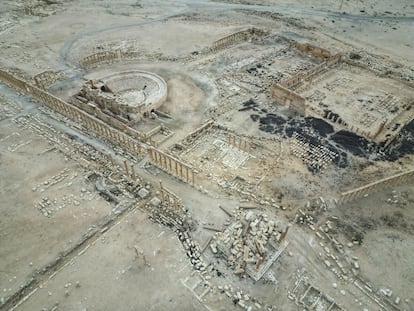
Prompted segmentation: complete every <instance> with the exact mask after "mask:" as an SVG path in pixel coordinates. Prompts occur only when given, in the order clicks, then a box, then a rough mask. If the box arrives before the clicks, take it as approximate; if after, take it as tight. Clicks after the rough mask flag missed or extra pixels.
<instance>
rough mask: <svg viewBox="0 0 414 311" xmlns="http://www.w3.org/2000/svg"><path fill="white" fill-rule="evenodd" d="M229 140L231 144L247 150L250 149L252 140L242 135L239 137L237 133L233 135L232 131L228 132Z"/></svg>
mask: <svg viewBox="0 0 414 311" xmlns="http://www.w3.org/2000/svg"><path fill="white" fill-rule="evenodd" d="M227 142H228V144H229V145H232V146H234V147H236V148H239V149H240V150H243V151H245V152H249V151H250V142H248V141H247V140H246V139H243V138H241V137H237V136H236V135H233V134H231V133H228V135H227Z"/></svg>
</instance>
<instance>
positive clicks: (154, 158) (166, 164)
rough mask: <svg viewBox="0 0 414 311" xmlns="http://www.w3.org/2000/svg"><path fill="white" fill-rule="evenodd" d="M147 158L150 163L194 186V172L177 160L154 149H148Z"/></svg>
mask: <svg viewBox="0 0 414 311" xmlns="http://www.w3.org/2000/svg"><path fill="white" fill-rule="evenodd" d="M148 156H149V158H150V160H151V162H152V163H154V164H155V165H157V166H158V167H159V168H161V169H163V170H164V171H167V172H169V173H171V174H173V175H175V176H176V177H178V178H180V179H182V180H184V181H185V182H187V183H189V184H192V185H194V176H195V174H194V170H193V169H192V168H191V167H189V166H188V165H186V164H184V163H183V162H181V161H180V160H178V159H175V158H173V157H172V156H170V155H168V154H166V153H164V152H162V151H160V150H156V149H154V148H148Z"/></svg>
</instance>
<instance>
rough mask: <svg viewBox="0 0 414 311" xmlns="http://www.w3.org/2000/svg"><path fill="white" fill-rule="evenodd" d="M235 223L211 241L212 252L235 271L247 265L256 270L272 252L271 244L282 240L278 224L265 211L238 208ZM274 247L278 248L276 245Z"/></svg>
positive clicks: (244, 268)
mask: <svg viewBox="0 0 414 311" xmlns="http://www.w3.org/2000/svg"><path fill="white" fill-rule="evenodd" d="M234 217H235V219H234V222H233V223H231V224H230V225H229V226H228V227H227V228H226V229H225V230H224V232H219V233H217V234H216V235H215V237H214V242H212V243H211V244H210V249H211V251H212V252H213V253H214V254H216V255H217V256H221V257H224V258H225V259H226V261H227V265H228V266H229V267H231V268H232V269H233V270H234V272H235V274H240V275H244V273H245V272H246V268H250V270H254V271H256V270H257V269H258V268H259V267H260V265H261V264H262V263H264V262H265V260H266V257H268V255H270V253H271V250H270V249H271V248H270V246H271V245H272V244H273V245H275V243H276V242H278V241H279V240H280V239H281V236H282V234H281V233H280V232H279V231H278V230H277V224H276V223H275V222H274V221H273V220H269V218H268V216H267V215H265V214H263V213H255V212H253V211H249V212H247V213H246V212H245V211H243V210H236V213H235V216H234ZM273 248H274V247H273Z"/></svg>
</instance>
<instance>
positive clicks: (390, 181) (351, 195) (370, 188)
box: [337, 170, 414, 204]
mask: <svg viewBox="0 0 414 311" xmlns="http://www.w3.org/2000/svg"><path fill="white" fill-rule="evenodd" d="M413 177H414V170H410V171H408V172H404V173H400V174H397V175H394V176H391V177H387V178H384V179H381V180H378V181H375V182H373V183H370V184H368V185H365V186H362V187H359V188H356V189H353V190H349V191H347V192H343V193H341V195H340V196H339V198H338V200H337V202H338V204H343V203H346V202H349V201H351V200H354V199H357V198H360V197H362V196H364V195H366V194H369V193H371V192H375V191H378V190H380V189H382V188H384V187H385V186H390V185H395V184H397V183H400V182H403V181H406V180H408V179H410V178H413Z"/></svg>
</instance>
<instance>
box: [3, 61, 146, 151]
mask: <svg viewBox="0 0 414 311" xmlns="http://www.w3.org/2000/svg"><path fill="white" fill-rule="evenodd" d="M0 80H2V81H4V82H5V83H7V84H8V85H10V86H12V87H14V88H16V89H17V90H18V91H21V92H24V93H26V94H28V95H30V96H32V97H33V98H34V99H36V100H37V101H39V102H40V103H42V104H44V105H46V106H47V107H49V108H50V109H53V110H55V111H57V112H59V113H61V114H63V115H64V116H67V117H69V118H70V119H72V120H74V121H76V122H79V123H81V124H82V125H83V126H84V127H85V128H86V129H87V130H90V131H92V132H95V133H97V134H98V135H100V136H101V137H104V138H106V139H108V140H109V141H111V142H113V143H115V144H118V145H120V146H121V147H122V148H123V149H125V150H127V151H129V152H131V153H132V154H138V153H141V152H142V151H143V149H144V148H143V146H142V145H141V143H139V142H138V141H136V140H135V139H133V138H132V137H130V136H128V135H126V134H124V133H122V132H121V131H118V130H116V129H114V128H113V127H112V126H110V125H108V124H106V123H105V122H103V121H101V120H99V119H97V118H95V117H93V116H91V115H89V114H88V113H86V112H84V111H82V110H81V109H79V108H77V107H75V106H73V105H70V104H68V103H67V102H65V101H63V100H61V99H60V98H57V97H56V96H53V95H52V94H49V93H48V92H46V91H44V90H41V89H39V88H38V87H36V86H33V85H31V84H29V83H27V82H25V81H23V80H21V79H19V78H17V77H14V76H13V75H12V74H10V73H8V72H7V71H4V70H1V69H0ZM124 126H125V125H124ZM125 127H126V126H125Z"/></svg>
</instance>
